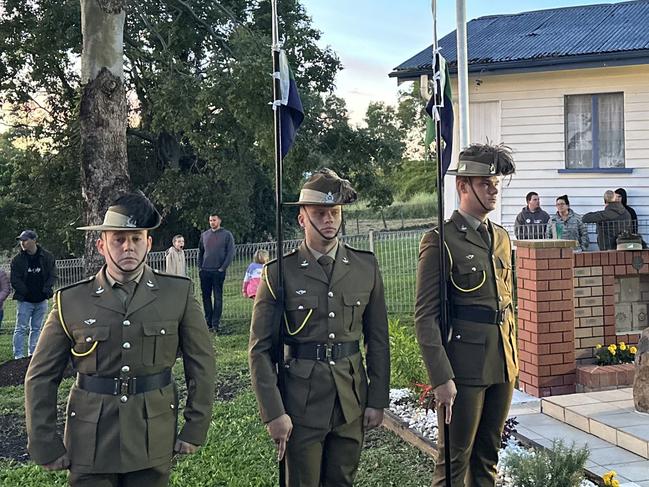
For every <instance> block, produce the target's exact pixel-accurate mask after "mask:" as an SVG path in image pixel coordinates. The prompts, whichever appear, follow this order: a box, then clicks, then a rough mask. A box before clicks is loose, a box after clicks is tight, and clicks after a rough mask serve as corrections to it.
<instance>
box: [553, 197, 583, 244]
mask: <svg viewBox="0 0 649 487" xmlns="http://www.w3.org/2000/svg"><path fill="white" fill-rule="evenodd" d="M556 208H557V212H556V213H555V214H554V215H552V217H551V218H550V221H549V222H548V226H547V228H546V230H545V238H556V239H562V240H575V241H576V242H577V249H578V250H587V249H588V246H589V245H590V239H589V238H588V229H587V228H586V225H585V224H584V222H583V221H582V220H581V215H578V214H577V213H575V212H574V211H572V209H571V208H570V200H569V199H568V195H566V194H564V195H563V196H559V197H558V198H557V200H556Z"/></svg>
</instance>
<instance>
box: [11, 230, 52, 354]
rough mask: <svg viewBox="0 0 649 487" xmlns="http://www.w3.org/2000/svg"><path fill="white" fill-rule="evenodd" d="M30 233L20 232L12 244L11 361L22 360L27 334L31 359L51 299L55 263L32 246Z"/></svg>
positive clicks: (35, 236)
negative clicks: (13, 319) (16, 247)
mask: <svg viewBox="0 0 649 487" xmlns="http://www.w3.org/2000/svg"><path fill="white" fill-rule="evenodd" d="M37 238H38V235H37V234H36V232H35V231H34V230H24V231H23V232H22V233H21V234H20V235H18V237H16V240H18V241H19V242H20V248H21V251H20V253H18V254H17V255H16V256H15V257H14V258H13V259H12V261H11V286H12V287H13V288H14V296H13V298H14V299H15V300H16V301H17V302H18V303H17V305H16V328H15V329H14V340H13V347H14V358H17V359H18V358H23V357H24V356H25V350H24V342H25V335H26V334H27V330H29V346H28V353H29V355H30V356H31V355H32V354H33V353H34V349H35V348H36V342H38V337H39V335H40V334H41V327H42V326H43V319H44V318H45V313H46V312H47V300H48V299H49V298H51V297H52V296H53V295H54V290H53V288H54V283H55V282H56V278H57V273H56V263H55V261H54V257H53V256H52V254H50V253H49V252H48V251H47V250H45V249H44V248H43V247H41V246H40V245H38V244H37V243H36V239H37Z"/></svg>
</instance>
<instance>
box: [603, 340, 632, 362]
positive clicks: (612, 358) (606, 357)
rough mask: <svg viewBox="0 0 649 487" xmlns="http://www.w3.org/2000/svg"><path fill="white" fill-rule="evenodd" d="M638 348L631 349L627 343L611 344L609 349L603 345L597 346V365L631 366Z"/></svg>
mask: <svg viewBox="0 0 649 487" xmlns="http://www.w3.org/2000/svg"><path fill="white" fill-rule="evenodd" d="M637 351H638V350H637V349H636V347H629V346H628V345H627V344H626V343H624V342H620V343H619V344H618V345H616V344H615V343H611V344H610V345H609V346H608V347H603V346H602V345H601V344H599V343H598V344H597V345H596V346H595V356H596V357H597V365H614V364H630V363H632V362H633V361H634V360H635V354H636V352H637Z"/></svg>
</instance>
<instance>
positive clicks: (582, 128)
mask: <svg viewBox="0 0 649 487" xmlns="http://www.w3.org/2000/svg"><path fill="white" fill-rule="evenodd" d="M565 132H566V133H565V136H566V169H608V168H620V167H622V168H623V167H624V94H623V93H598V94H594V95H568V96H566V97H565Z"/></svg>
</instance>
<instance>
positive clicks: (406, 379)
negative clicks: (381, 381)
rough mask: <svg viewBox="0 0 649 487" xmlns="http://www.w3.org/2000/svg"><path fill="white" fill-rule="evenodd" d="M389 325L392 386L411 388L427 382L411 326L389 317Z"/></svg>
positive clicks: (426, 375)
mask: <svg viewBox="0 0 649 487" xmlns="http://www.w3.org/2000/svg"><path fill="white" fill-rule="evenodd" d="M389 327H390V328H389V330H390V362H391V367H392V371H391V378H390V382H391V385H392V387H408V388H413V387H414V386H415V384H418V383H428V374H427V372H426V368H425V367H424V362H423V360H422V358H421V352H420V351H419V345H418V344H417V340H416V338H415V332H414V330H413V327H412V326H408V325H405V324H402V323H401V322H400V321H399V320H398V319H390V323H389Z"/></svg>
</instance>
